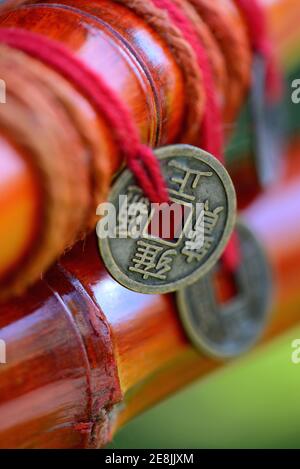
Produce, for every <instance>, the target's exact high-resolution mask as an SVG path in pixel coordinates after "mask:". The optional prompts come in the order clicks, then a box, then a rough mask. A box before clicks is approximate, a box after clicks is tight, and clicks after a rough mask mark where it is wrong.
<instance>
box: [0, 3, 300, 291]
mask: <svg viewBox="0 0 300 469" xmlns="http://www.w3.org/2000/svg"><path fill="white" fill-rule="evenodd" d="M221 1H222V2H225V6H226V2H228V0H221ZM35 3H36V4H35V5H24V6H21V7H20V8H18V9H16V10H14V11H13V12H10V13H8V14H6V13H5V14H4V15H3V16H2V18H1V19H0V25H2V26H4V27H9V26H20V27H22V28H26V29H30V30H32V31H35V32H39V33H42V34H45V35H47V36H49V37H51V38H54V39H57V40H59V41H62V42H63V43H64V44H66V45H67V46H68V47H69V48H71V49H72V50H73V51H74V52H75V53H76V54H77V55H78V56H80V57H81V59H82V60H83V61H85V62H86V63H88V64H89V66H91V67H92V68H93V69H94V70H96V71H97V72H99V73H100V74H101V75H103V76H104V78H106V79H107V80H108V81H109V83H110V85H111V86H112V88H113V89H114V90H115V91H117V92H118V94H119V95H120V97H121V98H122V99H123V100H124V102H125V103H126V104H127V105H128V107H129V108H130V110H131V111H132V114H133V117H134V120H135V122H136V124H137V126H138V128H139V131H140V135H141V139H142V140H143V141H144V142H146V143H148V144H149V145H152V146H158V145H163V144H167V143H170V142H174V141H177V140H178V139H179V135H180V131H181V129H182V126H183V125H184V121H185V119H184V118H185V102H186V89H185V88H184V83H183V77H182V72H181V70H180V69H179V67H178V65H177V64H176V62H175V60H174V57H173V56H172V53H171V52H170V50H169V48H168V47H167V45H166V44H165V42H164V41H163V39H161V37H160V36H159V35H158V34H157V33H155V32H154V31H153V30H151V28H150V27H148V26H146V25H145V23H144V21H143V20H141V19H139V18H138V17H137V16H136V15H134V14H133V13H130V12H129V11H128V10H126V9H125V8H124V7H122V6H121V5H117V4H115V3H114V4H113V5H112V3H111V2H110V1H109V0H98V1H94V2H92V1H87V2H80V1H75V2H74V1H71V0H65V1H64V2H63V3H64V6H62V5H57V2H56V3H55V4H53V2H48V3H49V5H46V4H45V3H46V2H43V4H42V5H40V4H39V3H37V2H35ZM51 3H52V4H51ZM266 9H267V13H268V18H269V20H270V26H271V32H272V40H273V43H274V46H275V49H277V50H278V51H279V53H280V55H281V57H282V58H283V59H284V61H285V62H286V66H287V67H288V66H291V64H292V63H293V61H295V56H296V55H297V54H296V52H295V51H298V49H299V46H298V44H299V32H298V28H297V25H295V27H294V28H293V27H291V25H293V24H295V21H296V19H297V18H298V16H299V14H300V4H299V2H298V0H274V1H272V2H269V1H268V2H266ZM225 11H226V14H227V15H228V16H230V17H231V20H232V21H233V22H234V23H233V24H236V28H235V29H237V30H238V31H239V34H240V35H241V36H244V37H245V38H246V35H247V32H246V27H245V25H244V24H243V22H242V20H241V17H240V15H239V14H238V13H237V11H236V10H235V9H234V8H228V9H227V10H226V9H225ZM245 40H246V39H245ZM129 45H130V47H129ZM297 57H298V55H297ZM28 66H30V65H28ZM40 67H41V69H40V75H41V76H42V77H44V79H45V80H46V78H45V77H47V79H48V80H49V87H50V86H53V83H58V82H60V77H58V76H57V74H56V73H55V72H52V71H51V72H50V70H49V69H48V70H47V67H46V66H44V65H43V66H42V64H40ZM0 72H1V74H2V75H4V78H5V70H0ZM249 72H250V70H249ZM51 83H52V85H51ZM64 85H65V86H66V87H68V88H69V90H68V94H69V95H70V96H69V99H72V100H73V102H75V103H77V104H78V107H79V104H80V109H81V112H82V114H83V115H84V116H85V120H86V121H89V122H90V123H91V124H93V126H94V127H95V129H94V131H95V133H96V140H97V146H98V151H99V153H100V154H101V155H102V160H101V161H104V162H105V164H106V163H107V164H106V166H107V167H106V168H105V171H104V172H103V178H102V186H103V188H102V194H101V195H102V197H104V198H105V197H106V193H107V189H108V186H109V185H110V182H111V178H112V177H113V174H114V173H115V171H116V169H117V168H118V167H119V166H120V161H119V159H118V155H117V151H116V148H115V146H114V143H113V141H112V137H111V135H110V130H109V129H107V127H106V125H105V123H104V122H103V121H102V119H101V116H99V115H98V116H97V115H95V112H94V111H93V108H92V106H91V104H90V103H88V102H87V101H86V100H85V98H83V97H82V96H79V93H78V92H77V91H76V90H75V89H73V87H72V86H71V85H70V84H66V83H64ZM230 94H231V89H230V87H227V88H226V89H225V95H226V96H225V97H224V98H227V100H228V96H230ZM224 101H225V102H226V99H224ZM36 112H37V115H38V109H37V110H36ZM61 128H62V130H61V131H62V132H63V131H64V126H63V125H62V126H61ZM73 130H74V129H73ZM79 130H82V129H78V128H76V129H75V131H76V132H78V131H79ZM0 139H1V154H2V155H3V156H2V160H3V165H2V161H1V173H0V210H1V213H3V214H4V216H2V217H1V219H0V282H1V290H2V292H4V291H5V292H6V291H7V292H8V291H10V287H11V284H12V283H15V284H16V285H13V287H12V291H15V292H16V291H19V290H20V291H21V290H22V289H23V288H24V287H25V286H26V285H24V284H23V283H24V279H26V281H25V284H26V282H29V283H32V282H33V281H34V280H35V279H36V277H38V276H39V275H40V273H41V272H42V271H44V270H45V269H46V268H47V267H48V266H49V265H50V264H51V263H52V262H53V260H55V259H56V258H57V257H58V255H60V254H61V253H62V251H63V250H64V249H65V247H66V245H67V244H70V240H68V242H67V241H66V242H65V244H63V243H62V246H60V247H59V248H56V249H54V251H53V253H52V252H51V250H49V249H48V250H47V249H44V253H45V252H49V255H48V257H47V258H46V259H43V261H39V262H40V264H38V265H37V267H36V266H35V267H36V268H35V269H33V273H32V272H31V271H30V272H27V271H26V266H28V264H29V262H30V260H31V259H32V258H34V256H35V255H36V253H37V251H38V249H39V247H40V248H41V249H42V248H43V245H42V242H43V236H44V235H45V231H46V230H47V229H48V227H45V218H46V216H47V201H46V199H45V195H44V194H43V191H42V188H41V180H40V178H39V177H38V175H37V174H36V168H35V167H34V165H33V166H32V164H31V159H30V156H31V155H30V154H28V150H27V151H25V150H24V148H20V147H19V146H18V145H17V143H16V142H15V141H14V136H13V135H7V133H4V132H0ZM4 160H5V163H4ZM37 194H38V195H39V197H37ZM37 199H38V203H37ZM99 201H100V200H99ZM77 235H78V236H79V235H80V230H79V227H78V233H77ZM75 238H76V237H75ZM75 238H74V239H72V240H71V241H73V242H74V241H75Z"/></svg>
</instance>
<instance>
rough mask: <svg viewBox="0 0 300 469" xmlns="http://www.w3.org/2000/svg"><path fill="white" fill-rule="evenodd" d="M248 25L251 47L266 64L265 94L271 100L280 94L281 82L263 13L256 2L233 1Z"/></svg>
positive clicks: (251, 0)
mask: <svg viewBox="0 0 300 469" xmlns="http://www.w3.org/2000/svg"><path fill="white" fill-rule="evenodd" d="M234 1H235V3H236V5H237V7H238V8H239V10H240V11H241V13H242V15H243V16H244V18H245V20H246V23H247V25H248V30H249V36H250V41H251V46H252V48H253V50H254V51H255V52H258V53H259V54H261V55H262V56H263V57H264V58H265V60H266V64H267V77H266V94H267V96H268V97H269V98H270V99H271V100H273V99H278V98H279V97H280V96H281V94H282V87H283V80H282V76H281V73H280V71H279V67H278V64H277V61H276V59H275V56H274V50H273V47H272V43H271V41H270V38H269V34H268V25H267V19H266V15H265V11H264V9H263V7H262V5H260V3H259V2H258V0H234Z"/></svg>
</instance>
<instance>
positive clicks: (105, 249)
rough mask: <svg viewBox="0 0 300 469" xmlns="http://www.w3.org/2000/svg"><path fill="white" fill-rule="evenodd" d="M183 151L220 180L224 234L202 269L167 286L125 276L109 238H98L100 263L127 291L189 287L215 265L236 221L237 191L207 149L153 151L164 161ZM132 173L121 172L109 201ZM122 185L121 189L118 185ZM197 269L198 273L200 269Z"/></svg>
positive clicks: (187, 147)
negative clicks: (224, 209)
mask: <svg viewBox="0 0 300 469" xmlns="http://www.w3.org/2000/svg"><path fill="white" fill-rule="evenodd" d="M182 151H184V152H185V154H184V156H186V157H190V158H197V159H198V160H200V161H201V162H203V163H207V164H208V165H209V166H211V167H212V169H213V170H214V171H215V173H216V174H217V176H218V177H219V178H220V180H221V181H222V183H223V186H224V190H225V194H226V197H227V206H228V217H227V220H226V224H225V228H224V231H223V234H222V236H221V240H220V242H219V244H218V246H217V248H216V249H215V251H214V252H213V254H212V255H211V256H210V257H209V258H208V259H207V261H206V262H205V263H204V264H203V265H202V266H201V268H199V269H196V270H195V271H194V272H193V273H192V274H191V275H189V276H188V277H186V279H180V280H177V281H174V282H172V283H170V284H169V285H162V286H159V285H143V284H142V283H139V282H136V281H135V280H132V279H130V277H128V276H126V275H125V274H124V273H123V272H122V271H121V269H120V268H119V267H118V265H117V263H116V262H115V260H114V258H113V255H112V253H111V249H110V248H109V240H108V238H104V239H99V238H98V245H99V249H100V253H101V256H102V259H103V262H104V264H105V266H106V268H107V269H108V271H109V272H110V274H111V275H112V276H113V278H114V279H115V280H116V281H117V282H118V283H120V284H121V285H123V286H125V287H126V288H128V289H129V290H133V291H136V292H138V293H146V294H163V293H170V292H174V291H176V290H178V287H180V288H182V287H185V286H188V285H190V284H192V283H194V282H195V281H197V280H198V279H199V278H202V277H203V276H205V275H206V274H207V272H209V270H211V268H212V267H213V266H214V265H215V264H216V262H217V261H218V259H219V258H220V257H221V255H222V254H223V252H224V249H225V247H226V245H227V243H228V241H229V239H230V236H231V234H232V232H233V229H234V226H235V221H236V210H237V200H236V193H235V189H234V186H233V182H232V180H231V177H230V175H229V173H228V171H227V170H226V169H225V167H224V166H223V165H222V164H221V163H220V162H219V160H217V158H215V157H214V156H213V155H211V154H210V153H207V152H206V151H204V150H202V149H200V148H197V147H193V146H191V145H185V144H179V145H169V146H165V147H161V148H159V149H157V150H155V151H154V153H155V154H156V156H157V158H158V159H159V160H164V159H166V158H171V157H175V156H178V153H179V152H182ZM195 153H196V154H195ZM132 177H133V176H132V173H131V172H130V171H129V170H125V171H123V172H122V173H121V175H120V176H119V178H118V179H117V180H116V182H115V184H114V185H113V187H112V189H111V192H110V195H109V198H108V201H109V202H112V201H113V200H114V198H115V197H116V196H118V194H119V193H120V189H121V188H122V187H123V186H124V180H125V181H126V180H127V179H130V178H132ZM120 186H121V188H120ZM199 271H200V272H199Z"/></svg>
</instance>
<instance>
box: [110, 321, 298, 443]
mask: <svg viewBox="0 0 300 469" xmlns="http://www.w3.org/2000/svg"><path fill="white" fill-rule="evenodd" d="M299 313H300V312H299ZM297 338H300V328H297V329H294V330H291V331H289V333H288V334H286V335H284V336H282V337H280V338H279V339H277V340H276V341H274V342H272V343H270V344H269V345H267V346H265V347H263V348H258V349H256V350H255V351H254V352H252V353H251V354H250V355H247V356H245V357H243V358H242V359H240V360H238V361H236V362H234V363H232V364H231V365H229V366H227V367H225V368H223V369H222V370H221V371H218V372H216V373H215V374H213V375H211V376H209V377H208V378H206V379H205V380H202V381H200V382H199V383H196V384H194V385H193V386H190V387H189V388H188V389H187V390H185V391H183V392H181V393H179V394H177V395H176V396H173V397H172V398H170V399H169V400H167V401H165V402H164V403H162V404H160V405H158V406H157V407H155V408H154V409H151V410H150V411H148V412H147V413H145V414H143V415H142V416H140V417H138V418H137V419H135V420H134V421H133V422H131V423H130V424H128V425H127V426H126V427H125V428H124V429H123V430H122V431H121V432H120V433H119V435H117V436H116V438H115V440H114V442H113V444H112V445H111V446H110V447H111V448H130V449H133V448H188V449H193V448H298V449H299V448H300V405H299V395H300V364H299V365H295V364H293V363H292V361H291V353H292V347H291V342H292V341H293V340H294V339H297Z"/></svg>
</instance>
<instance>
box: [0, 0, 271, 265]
mask: <svg viewBox="0 0 300 469" xmlns="http://www.w3.org/2000/svg"><path fill="white" fill-rule="evenodd" d="M115 1H116V2H118V3H121V4H123V5H125V6H126V7H127V8H129V9H131V10H133V12H134V13H136V14H138V15H139V16H141V17H142V18H143V19H144V20H145V21H146V22H147V23H148V24H149V25H150V26H151V27H152V28H153V29H154V30H155V31H156V32H157V33H158V34H159V35H160V36H161V37H162V39H164V40H165V42H166V43H167V45H168V46H169V48H170V50H171V51H172V52H173V55H174V59H175V61H176V62H177V63H178V65H179V66H180V69H181V71H182V74H183V78H184V81H185V85H186V90H185V92H186V116H185V128H184V131H183V132H182V135H181V141H184V142H185V143H194V144H198V145H199V146H201V147H202V148H203V149H205V150H206V151H208V152H209V153H212V154H213V155H214V156H215V157H217V158H218V159H219V160H220V161H221V162H222V163H224V130H223V125H222V121H223V117H224V116H223V109H222V102H221V100H220V99H219V96H218V87H217V86H216V83H217V78H220V77H216V70H217V68H218V66H219V67H221V68H220V69H222V67H223V69H222V72H223V76H222V79H221V80H219V82H220V83H221V81H222V80H223V82H225V85H223V86H224V88H225V89H226V82H227V87H228V85H229V84H230V86H231V85H232V92H230V93H227V96H229V98H228V101H229V102H230V105H228V103H227V104H226V105H224V108H225V113H224V114H225V120H226V118H227V119H229V118H228V116H232V115H234V114H235V113H236V111H237V109H238V108H239V106H240V103H241V101H242V97H243V96H245V92H246V90H247V88H248V84H249V82H250V79H249V77H250V73H248V71H249V69H250V66H249V64H250V57H251V54H250V52H249V43H247V41H246V40H245V36H246V35H245V34H244V32H243V33H242V34H240V33H237V32H236V31H232V30H231V28H230V27H229V26H230V24H231V23H230V20H228V18H224V16H225V15H224V14H223V13H224V11H223V10H224V4H223V3H222V2H220V4H219V3H218V4H217V3H213V4H212V3H211V2H209V1H208V0H184V1H183V0H151V1H149V2H144V1H142V0H115ZM225 3H226V2H225ZM234 3H235V5H236V8H238V9H239V10H240V12H241V15H243V16H244V18H245V20H246V23H247V26H248V30H249V36H250V41H251V45H252V48H253V50H255V51H258V52H259V53H261V54H262V55H264V56H265V57H266V60H267V63H268V90H269V91H271V92H272V90H274V89H275V88H276V83H278V80H277V82H276V77H277V78H278V73H277V71H276V67H275V65H274V63H275V62H274V61H273V56H272V50H271V46H270V43H269V40H268V37H267V28H266V22H265V18H264V14H263V10H262V9H261V8H260V6H259V5H258V3H257V2H256V0H251V1H250V0H248V1H244V0H234ZM189 9H190V10H189ZM193 15H194V16H196V18H198V19H199V22H200V23H201V22H203V25H204V27H205V28H206V29H207V31H209V34H210V35H211V39H209V35H208V36H206V35H205V32H204V34H203V32H202V34H201V28H200V29H199V28H197V25H196V24H195V21H193V19H192V17H193ZM196 21H197V20H196ZM219 28H220V33H219ZM239 28H240V26H239ZM242 29H243V28H242ZM199 31H200V34H199ZM239 34H240V36H241V37H239ZM205 37H207V38H208V39H207V41H208V42H206V41H205V40H204V38H205ZM209 41H211V43H213V48H214V51H215V52H216V51H217V52H216V55H217V56H218V57H217V58H218V59H219V58H220V57H221V60H219V61H216V60H215V59H214V60H212V57H210V52H211V51H210V48H209V47H208V43H209ZM0 42H2V43H4V44H6V45H8V46H10V47H12V48H15V49H18V50H20V51H22V52H24V53H25V54H28V55H29V56H31V57H32V58H34V59H38V60H40V61H41V62H43V63H44V64H45V65H46V66H49V67H50V68H52V70H53V71H54V72H58V73H59V74H60V75H61V76H62V77H64V78H65V79H66V80H67V81H69V82H70V83H71V84H72V85H74V88H76V89H78V91H79V92H80V93H82V95H83V96H85V97H86V98H87V99H88V100H89V101H90V103H91V105H92V106H93V107H94V108H95V111H96V112H97V113H98V114H99V115H100V116H101V117H103V119H104V121H105V122H106V123H107V124H108V126H109V128H110V130H111V131H112V134H113V137H114V140H115V142H116V144H117V146H118V149H119V152H120V154H121V155H122V156H123V157H124V159H125V160H126V163H127V166H128V168H129V169H130V170H131V171H132V173H133V174H134V176H135V177H136V179H137V182H138V183H139V185H140V186H141V188H142V189H143V191H144V192H145V194H146V195H147V197H148V198H149V199H150V201H152V202H156V203H162V202H169V196H168V191H167V188H166V184H165V181H164V178H163V176H162V174H161V170H160V166H159V162H158V161H157V159H156V157H155V155H154V154H153V151H152V150H151V149H150V148H148V147H147V146H146V145H143V144H141V142H140V140H139V136H138V132H137V129H136V127H135V125H134V122H133V120H132V117H131V114H130V111H129V110H128V109H127V108H126V106H125V105H124V104H123V102H122V101H121V100H120V99H119V98H118V96H117V95H116V93H115V92H114V91H113V90H111V89H110V87H109V86H108V85H107V84H106V82H104V80H103V79H102V78H101V76H99V75H98V74H97V73H95V72H93V70H92V69H90V68H89V67H88V66H87V65H85V64H84V63H83V62H82V61H81V60H80V59H79V58H77V57H76V56H75V55H74V53H73V52H71V51H70V50H69V49H68V48H67V47H65V46H64V45H63V44H61V43H60V42H57V41H55V40H53V39H49V38H47V37H46V36H44V35H42V34H38V33H33V32H30V31H28V30H23V29H20V28H2V29H0ZM217 62H218V65H217V66H216V63H217ZM224 71H225V74H224ZM221 74H222V73H221ZM226 109H227V110H226ZM226 116H227V117H226ZM96 198H97V197H96ZM82 218H84V217H83V216H82ZM84 226H86V225H84V224H83V223H81V227H80V226H79V224H78V230H77V233H78V232H80V229H82V227H84ZM82 233H84V231H82ZM75 239H76V233H75V236H72V239H71V240H70V243H72V242H74V240H75ZM239 262H240V253H239V246H238V240H237V237H236V235H234V236H233V237H232V239H231V240H230V242H229V243H228V246H227V248H226V250H225V253H224V256H223V263H224V264H225V266H226V268H228V269H229V270H230V271H232V270H235V269H236V267H237V266H238V264H239Z"/></svg>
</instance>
